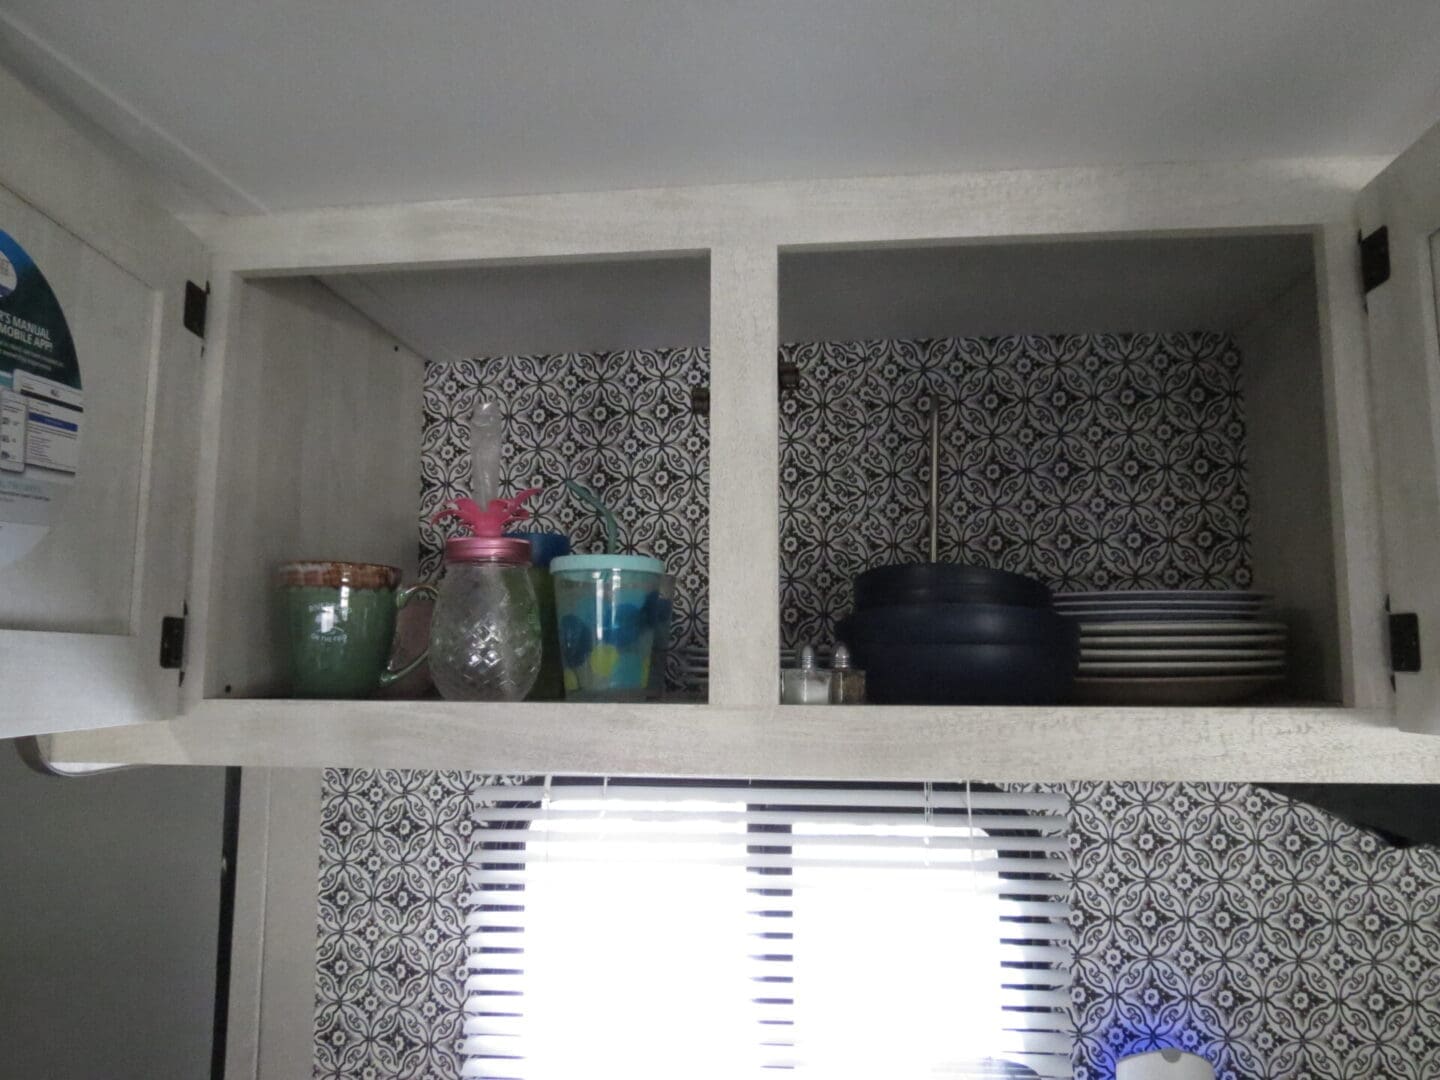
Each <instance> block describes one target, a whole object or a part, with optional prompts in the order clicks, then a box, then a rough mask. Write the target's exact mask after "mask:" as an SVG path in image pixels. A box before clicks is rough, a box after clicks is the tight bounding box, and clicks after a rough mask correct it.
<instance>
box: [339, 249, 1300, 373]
mask: <svg viewBox="0 0 1440 1080" xmlns="http://www.w3.org/2000/svg"><path fill="white" fill-rule="evenodd" d="M1311 258H1312V257H1311V241H1310V238H1309V237H1307V236H1300V235H1270V236H1254V235H1249V236H1230V237H1213V236H1212V237H1189V238H1152V237H1146V238H1126V239H1107V240H1085V241H1065V242H1048V241H1030V242H1023V243H1009V244H969V245H943V246H934V247H919V248H916V247H909V248H893V249H891V248H857V249H848V250H841V251H794V252H785V253H783V254H782V256H781V260H780V340H781V341H785V342H792V341H864V340H873V339H876V338H915V337H941V336H945V335H951V334H954V335H993V334H1010V333H1028V334H1058V333H1085V332H1092V333H1094V332H1098V333H1105V332H1123V331H1145V330H1149V331H1190V330H1227V331H1234V330H1238V329H1239V328H1240V327H1241V326H1243V325H1244V324H1245V323H1246V322H1247V321H1249V319H1250V318H1251V317H1252V316H1253V315H1254V314H1255V313H1256V312H1257V311H1258V310H1260V309H1261V308H1263V307H1264V306H1265V305H1266V304H1267V303H1268V302H1269V301H1271V300H1274V299H1275V298H1276V297H1278V296H1279V295H1280V294H1281V293H1283V292H1284V291H1285V290H1286V289H1287V288H1288V287H1289V286H1290V285H1292V284H1294V283H1295V281H1296V280H1297V279H1299V278H1300V277H1302V276H1304V275H1305V274H1307V273H1308V272H1309V270H1310V267H1311ZM324 280H325V283H326V284H327V285H329V286H330V287H331V288H332V289H334V290H335V292H337V293H339V294H340V295H341V296H343V297H344V298H345V299H346V300H348V301H349V302H350V303H351V304H353V305H354V306H355V307H357V308H359V309H360V310H361V311H363V312H365V314H367V315H369V316H370V318H372V319H373V320H375V322H377V323H378V324H380V325H381V326H383V327H385V329H387V330H389V331H390V332H391V333H392V334H394V335H395V336H396V337H397V338H399V339H400V340H401V341H403V342H405V343H406V344H407V345H408V346H410V348H412V349H413V350H415V352H417V353H419V354H420V355H421V356H423V357H425V358H426V359H427V360H438V361H451V360H457V359H462V358H465V357H472V356H504V355H515V354H521V355H523V354H532V353H560V352H580V351H598V350H605V349H627V348H629V349H650V348H660V347H664V346H681V345H704V344H706V343H707V342H708V341H709V338H710V332H709V331H710V285H709V265H708V261H707V260H706V259H705V258H703V257H687V258H673V259H651V258H645V259H626V260H619V261H615V260H604V261H601V260H594V261H584V262H535V263H519V264H511V265H504V266H485V267H475V268H471V269H452V270H415V271H401V272H383V273H379V272H375V273H361V274H343V275H334V276H331V277H327V278H325V279H324Z"/></svg>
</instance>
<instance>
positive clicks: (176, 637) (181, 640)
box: [160, 615, 185, 670]
mask: <svg viewBox="0 0 1440 1080" xmlns="http://www.w3.org/2000/svg"><path fill="white" fill-rule="evenodd" d="M184 663H185V620H184V619H182V618H181V617H180V616H178V615H166V616H165V617H164V618H163V619H161V620H160V666H161V667H162V668H166V669H169V670H173V669H175V668H178V667H180V666H181V665H182V664H184Z"/></svg>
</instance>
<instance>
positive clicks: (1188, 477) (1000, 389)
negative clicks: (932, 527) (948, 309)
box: [420, 281, 1339, 700]
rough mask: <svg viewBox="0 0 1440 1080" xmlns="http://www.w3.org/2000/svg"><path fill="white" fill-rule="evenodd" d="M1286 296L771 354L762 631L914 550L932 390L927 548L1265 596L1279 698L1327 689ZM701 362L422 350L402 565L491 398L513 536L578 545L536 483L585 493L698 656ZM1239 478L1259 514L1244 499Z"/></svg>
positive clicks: (1324, 628)
mask: <svg viewBox="0 0 1440 1080" xmlns="http://www.w3.org/2000/svg"><path fill="white" fill-rule="evenodd" d="M1307 297H1313V285H1312V284H1311V283H1310V282H1308V281H1304V282H1301V283H1299V284H1297V286H1296V287H1295V288H1294V289H1292V290H1291V291H1290V292H1289V293H1287V294H1286V297H1284V298H1282V301H1283V302H1282V304H1281V305H1279V306H1277V307H1276V308H1275V309H1274V314H1273V315H1269V316H1264V317H1257V319H1256V320H1255V322H1254V323H1253V324H1251V325H1249V326H1247V327H1245V328H1244V329H1243V330H1242V332H1240V333H1237V334H1231V333H1227V332H1220V331H1213V330H1196V331H1193V332H1189V333H1124V334H1074V335H1045V336H1024V335H1013V336H1004V337H983V338H979V337H945V338H930V339H910V340H886V341H870V342H829V343H815V342H812V343H804V344H791V345H785V346H783V347H782V349H781V351H780V360H781V361H789V362H793V363H795V364H796V365H797V366H798V368H799V372H800V382H799V386H798V388H797V389H795V390H792V391H787V392H783V393H782V396H781V408H780V426H779V427H780V430H779V439H780V457H781V460H780V468H781V477H780V491H779V493H778V512H779V516H780V535H781V554H780V559H781V563H780V583H781V619H782V626H781V639H782V644H784V645H785V646H787V647H790V648H796V647H798V646H799V645H800V644H803V643H805V642H814V643H817V644H827V643H829V642H830V641H831V640H833V636H834V630H833V627H834V624H835V622H836V620H837V619H838V618H839V617H840V616H842V615H843V614H844V613H845V612H846V611H848V610H849V607H850V604H851V581H852V580H853V577H854V575H855V574H856V573H859V572H860V571H862V570H864V569H867V568H869V567H871V566H876V565H880V564H883V563H887V562H896V561H900V562H912V561H920V560H923V559H924V558H926V536H927V517H928V511H927V508H926V491H927V477H928V462H927V453H928V451H927V449H926V438H925V431H926V413H927V410H928V409H929V407H930V402H931V399H932V395H933V396H934V397H935V398H937V399H938V400H939V402H940V408H941V416H942V437H941V458H942V472H941V484H940V489H941V525H940V557H941V559H942V560H946V561H964V562H970V563H977V564H981V565H987V566H994V567H999V568H1002V569H1008V570H1014V571H1017V572H1020V573H1025V574H1030V575H1032V576H1035V577H1038V578H1040V579H1042V580H1044V581H1046V582H1047V583H1049V584H1050V585H1052V586H1053V587H1055V588H1056V589H1062V590H1066V589H1068V590H1075V589H1099V588H1117V589H1127V588H1129V589H1134V588H1248V587H1251V586H1252V585H1253V586H1254V587H1256V588H1261V589H1267V590H1271V591H1275V592H1276V593H1277V597H1278V602H1279V604H1280V606H1281V608H1282V610H1283V611H1284V612H1285V617H1286V618H1287V620H1288V621H1289V622H1290V623H1291V625H1292V626H1294V627H1295V643H1294V655H1293V657H1292V660H1293V666H1294V685H1293V686H1292V687H1291V688H1290V692H1291V693H1292V694H1293V695H1295V696H1297V697H1300V698H1304V699H1310V700H1336V699H1337V698H1338V695H1339V689H1338V682H1339V678H1338V663H1337V662H1336V659H1335V657H1336V654H1337V652H1338V644H1337V641H1336V623H1335V615H1334V604H1335V593H1334V579H1333V565H1332V564H1333V551H1332V549H1331V547H1330V543H1329V525H1328V508H1327V500H1328V488H1327V472H1326V467H1325V440H1324V425H1323V415H1322V413H1321V408H1322V406H1321V403H1320V400H1319V389H1318V385H1317V384H1318V379H1315V378H1310V379H1309V381H1308V382H1307V380H1306V376H1305V373H1306V372H1307V371H1312V370H1313V368H1310V367H1307V365H1310V364H1312V363H1313V362H1314V359H1315V356H1314V350H1315V349H1316V347H1317V346H1316V344H1315V331H1314V315H1313V302H1311V303H1310V304H1309V306H1308V307H1307V306H1306V300H1307ZM1266 310H1267V311H1269V310H1270V309H1266ZM1307 316H1308V324H1307ZM1242 341H1243V342H1244V343H1245V346H1246V349H1247V350H1248V349H1253V350H1254V352H1253V355H1251V354H1250V353H1248V352H1247V351H1245V350H1242V346H1241V342H1242ZM708 377H709V358H708V350H706V349H705V348H703V347H689V348H676V349H659V350H620V351H615V352H580V353H566V354H556V355H546V356H524V357H495V358H488V359H477V360H468V361H463V362H460V363H448V364H447V363H432V364H428V365H427V367H426V379H425V426H424V434H423V450H422V454H421V481H422V497H421V551H420V556H421V570H422V575H423V576H426V577H429V576H432V575H434V574H435V573H437V572H438V570H439V564H440V548H441V545H442V543H443V539H444V536H445V532H444V530H443V529H440V528H437V527H435V526H433V525H430V524H429V522H428V518H429V516H430V515H431V514H433V512H434V511H435V510H436V509H437V508H438V507H439V505H440V504H441V503H442V502H443V501H444V500H446V499H449V498H455V497H457V496H460V495H468V494H469V486H470V444H469V426H468V417H469V414H470V411H471V409H473V407H474V404H475V402H477V401H480V400H484V399H486V398H493V399H494V400H497V401H499V402H500V403H501V404H502V407H503V409H504V412H505V417H506V433H507V434H506V448H505V464H504V483H505V486H506V487H508V488H512V489H519V488H523V487H528V486H532V485H536V486H543V487H546V488H547V489H548V494H547V495H546V496H544V497H542V498H541V499H539V500H537V502H536V519H535V521H534V527H536V528H547V529H558V530H561V531H565V532H568V533H570V534H571V535H572V536H573V537H574V539H575V542H576V547H577V549H578V550H599V549H600V547H601V544H602V542H603V537H602V531H601V525H600V522H599V520H598V518H597V517H596V516H595V515H594V514H593V513H591V512H589V511H588V510H587V508H586V507H584V506H583V504H580V503H579V502H578V501H576V500H575V499H574V498H573V497H572V496H569V495H567V494H564V493H563V491H562V490H561V482H562V481H563V480H565V479H574V480H577V481H579V482H580V483H583V484H586V485H587V486H590V487H592V488H593V489H594V490H596V491H597V492H598V493H599V494H600V495H601V497H602V498H604V499H605V500H606V501H607V502H608V503H609V504H610V505H611V506H613V507H614V509H615V511H616V513H617V516H618V517H619V519H620V522H621V527H622V532H623V533H624V537H625V545H624V546H625V548H626V550H641V551H646V552H650V553H653V554H657V555H660V556H661V557H662V558H664V559H665V561H666V564H667V568H668V569H669V570H670V572H672V573H674V574H675V575H676V577H677V580H678V593H677V604H676V610H677V620H678V621H677V632H676V640H677V643H678V645H679V646H680V647H681V648H686V649H697V650H702V651H703V650H704V649H705V647H706V644H707V622H708V600H707V594H708V588H709V581H708V577H709V574H708V505H709V463H708V449H709V441H708V421H707V419H706V418H705V417H704V416H703V415H698V414H696V413H694V412H692V410H691V408H690V390H691V388H692V387H695V386H700V385H704V384H705V382H706V381H707V380H708ZM1251 393H1254V394H1255V395H1256V403H1258V414H1257V410H1256V405H1255V404H1253V403H1250V402H1249V400H1248V398H1249V395H1250V394H1251ZM1277 421H1279V422H1277ZM1257 451H1258V456H1257ZM1257 492H1259V493H1260V494H1261V495H1262V496H1263V499H1264V500H1265V504H1266V505H1262V506H1257V505H1256V502H1257V498H1256V493H1257ZM1271 504H1273V505H1271ZM1257 529H1258V530H1260V532H1259V536H1260V544H1259V550H1258V552H1257V551H1256V550H1255V548H1256V543H1255V536H1256V530H1257ZM673 673H674V669H673V668H672V674H673Z"/></svg>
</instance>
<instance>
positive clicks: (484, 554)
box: [445, 536, 530, 566]
mask: <svg viewBox="0 0 1440 1080" xmlns="http://www.w3.org/2000/svg"><path fill="white" fill-rule="evenodd" d="M445 561H446V562H447V563H449V562H502V563H507V564H509V565H512V566H529V565H530V541H529V540H525V539H522V538H521V537H518V536H456V537H452V538H451V539H449V540H446V541H445Z"/></svg>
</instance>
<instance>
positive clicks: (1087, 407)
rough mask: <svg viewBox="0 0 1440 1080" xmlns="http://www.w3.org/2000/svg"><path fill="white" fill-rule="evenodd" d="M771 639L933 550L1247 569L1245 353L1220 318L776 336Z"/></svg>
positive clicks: (954, 557)
mask: <svg viewBox="0 0 1440 1080" xmlns="http://www.w3.org/2000/svg"><path fill="white" fill-rule="evenodd" d="M781 354H782V357H784V358H786V359H789V360H792V361H794V362H795V363H796V364H797V365H798V367H799V368H800V372H801V381H800V388H799V389H798V390H796V391H795V392H793V393H791V394H788V395H786V396H785V397H783V398H782V399H781V420H780V544H781V548H780V552H781V554H780V559H781V565H780V575H781V637H782V639H783V643H784V644H785V645H786V646H787V647H791V648H796V647H798V646H799V645H801V644H804V643H805V642H807V641H809V642H814V643H825V642H829V641H830V640H831V638H832V637H833V633H834V629H833V628H834V624H835V621H836V620H837V619H838V618H839V617H840V616H842V615H844V614H845V613H846V612H847V611H849V609H850V605H851V600H852V596H851V582H852V580H853V579H854V577H855V575H856V574H858V573H860V572H861V571H863V570H867V569H869V568H870V567H873V566H879V565H883V564H885V563H893V562H920V561H924V560H925V559H926V558H928V550H927V548H928V541H927V538H928V509H927V503H928V486H929V466H928V453H929V451H928V441H927V432H928V413H929V409H930V407H931V403H932V401H933V402H938V405H939V408H940V417H941V451H940V457H941V474H940V510H941V514H940V517H941V527H940V530H939V545H940V559H941V561H943V562H966V563H972V564H978V565H982V566H992V567H996V568H999V569H1003V570H1014V571H1018V572H1020V573H1023V574H1029V575H1031V576H1033V577H1037V578H1040V579H1041V580H1043V581H1046V582H1047V583H1049V584H1050V585H1051V586H1053V587H1054V588H1057V589H1081V590H1084V589H1111V588H1115V589H1125V588H1134V589H1145V588H1244V587H1246V586H1248V585H1249V584H1250V540H1249V533H1250V522H1249V506H1248V502H1247V495H1246V484H1245V415H1244V407H1243V402H1242V398H1241V390H1240V354H1239V352H1238V351H1237V349H1236V348H1235V345H1234V343H1233V342H1232V341H1231V339H1230V338H1229V337H1227V336H1225V335H1222V334H1213V333H1193V334H1120V335H1110V334H1086V335H1073V336H1061V337H1023V336H1015V337H999V338H937V339H933V340H927V341H872V342H857V343H849V344H805V345H792V346H786V347H785V348H783V349H782V350H781Z"/></svg>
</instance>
